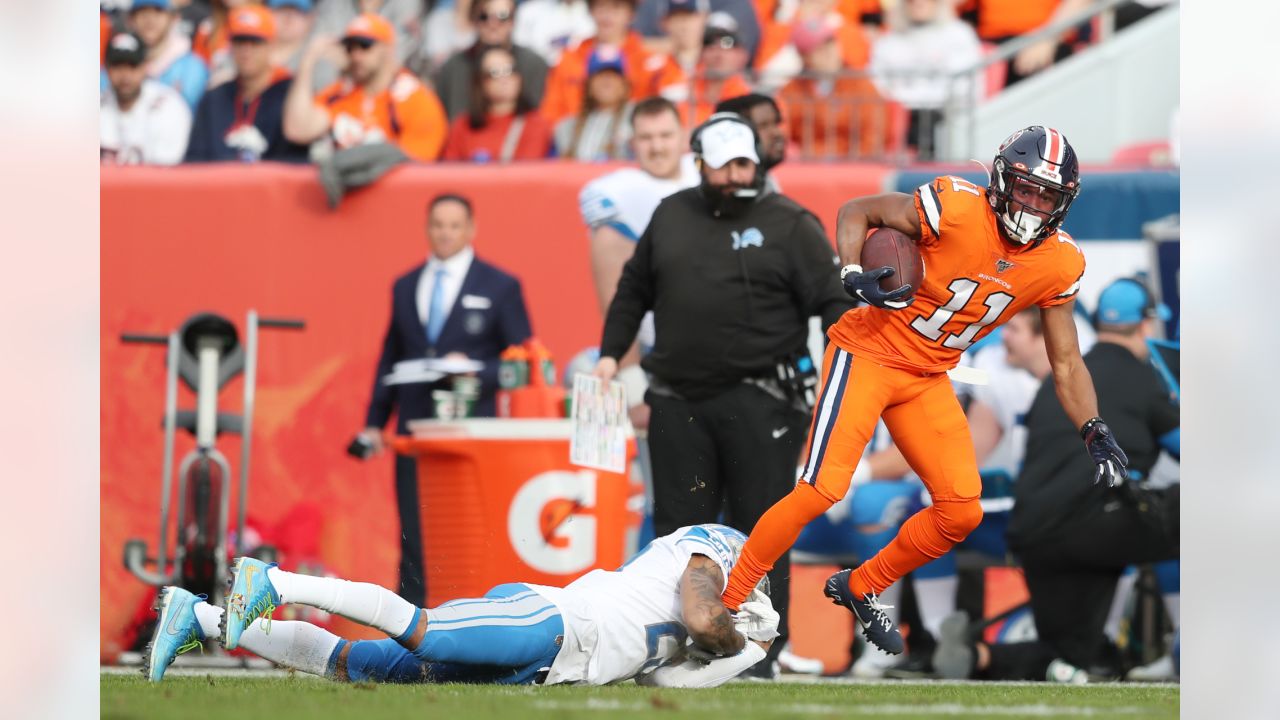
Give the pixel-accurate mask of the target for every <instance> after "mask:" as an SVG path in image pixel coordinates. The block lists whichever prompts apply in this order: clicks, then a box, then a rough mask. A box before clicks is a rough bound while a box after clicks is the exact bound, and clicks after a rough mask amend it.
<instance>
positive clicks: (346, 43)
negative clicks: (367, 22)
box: [342, 38, 374, 52]
mask: <svg viewBox="0 0 1280 720" xmlns="http://www.w3.org/2000/svg"><path fill="white" fill-rule="evenodd" d="M373 43H374V41H372V40H370V39H369V38H347V39H345V40H343V41H342V47H343V48H345V49H346V51H347V52H351V49H352V48H360V49H361V50H368V49H369V48H371V47H373Z"/></svg>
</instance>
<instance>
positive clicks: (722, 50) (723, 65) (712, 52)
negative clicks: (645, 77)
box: [676, 13, 751, 127]
mask: <svg viewBox="0 0 1280 720" xmlns="http://www.w3.org/2000/svg"><path fill="white" fill-rule="evenodd" d="M746 67H747V51H746V49H745V48H744V47H743V46H742V39H741V38H739V37H738V33H737V27H736V23H734V20H733V18H731V17H729V16H728V15H722V14H720V13H716V14H714V15H712V16H711V19H710V20H709V21H708V23H707V29H706V32H704V33H703V36H702V60H701V62H700V63H699V64H698V68H697V71H696V73H695V74H694V76H693V77H692V80H691V82H690V83H689V85H688V88H689V89H688V90H687V91H686V96H685V97H684V98H682V99H681V101H680V102H677V103H676V105H677V106H678V107H679V108H680V115H681V119H682V120H683V121H684V124H685V126H686V127H693V126H695V125H699V124H701V123H702V121H703V120H706V119H707V118H709V117H711V113H712V112H714V109H715V106H716V103H719V102H720V101H721V100H728V99H729V98H733V97H738V96H740V95H746V94H747V93H749V92H751V86H750V85H748V84H747V81H746V80H745V79H744V78H743V71H744V70H746Z"/></svg>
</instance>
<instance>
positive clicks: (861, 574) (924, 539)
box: [849, 498, 982, 597]
mask: <svg viewBox="0 0 1280 720" xmlns="http://www.w3.org/2000/svg"><path fill="white" fill-rule="evenodd" d="M980 522H982V505H981V504H980V503H979V502H978V500H977V498H974V499H972V500H960V501H956V502H939V503H934V504H933V505H930V506H929V507H927V508H925V509H923V510H921V511H920V512H918V513H916V514H915V515H912V516H911V517H909V518H907V521H906V522H905V523H903V524H902V528H901V529H899V530H898V534H897V536H896V537H894V538H893V542H891V543H889V544H888V545H886V546H885V547H884V549H883V550H881V551H880V552H878V553H876V554H875V556H873V557H872V558H871V559H870V560H867V561H866V562H864V563H862V564H861V565H859V566H858V568H857V569H856V570H854V571H853V574H852V575H851V576H850V577H849V588H850V589H851V590H853V594H854V595H857V596H859V597H862V596H865V595H866V594H867V593H869V592H871V593H876V594H877V595H878V594H880V593H882V592H884V591H885V590H886V589H888V587H889V586H890V585H892V584H894V583H895V582H897V581H898V579H899V578H901V577H902V576H904V575H906V574H907V573H909V572H911V571H912V570H915V569H916V568H918V567H920V566H921V565H924V564H925V563H927V562H929V561H930V560H936V559H937V558H940V557H942V556H943V555H945V554H946V552H947V551H948V550H950V549H951V548H953V547H955V545H956V543H958V542H960V541H961V540H964V539H965V538H966V537H968V535H969V532H970V531H972V530H973V529H974V528H975V527H977V526H978V523H980Z"/></svg>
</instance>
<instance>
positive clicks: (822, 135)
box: [678, 0, 1179, 164]
mask: <svg viewBox="0 0 1280 720" xmlns="http://www.w3.org/2000/svg"><path fill="white" fill-rule="evenodd" d="M1132 1H1133V0H1096V1H1095V2H1094V3H1093V4H1092V5H1090V6H1089V7H1088V8H1085V9H1084V10H1081V11H1080V12H1078V13H1075V14H1073V15H1071V16H1069V17H1066V18H1063V19H1061V20H1059V21H1057V22H1054V23H1051V24H1049V25H1046V26H1044V27H1042V28H1039V29H1038V30H1035V31H1034V32H1030V33H1027V34H1026V35H1020V36H1018V37H1016V38H1014V39H1012V40H1008V41H1006V42H1004V43H1001V44H1000V45H997V46H995V48H994V49H993V50H991V51H989V52H987V53H985V54H984V55H983V56H982V57H981V58H980V59H978V60H977V61H976V62H975V63H973V64H972V65H969V66H968V67H966V68H964V69H962V70H958V71H956V72H953V73H944V72H938V71H920V72H907V73H904V72H900V71H899V72H895V73H892V74H881V75H878V76H873V75H872V74H870V73H868V72H864V71H855V70H846V71H843V72H841V73H839V74H837V75H835V76H832V77H828V78H827V79H830V80H833V81H835V82H837V83H839V82H840V81H842V80H849V79H864V80H868V81H870V82H872V83H876V86H877V87H878V88H880V92H881V95H880V96H876V95H874V94H865V95H859V96H858V97H852V98H851V97H848V96H845V97H840V96H838V95H832V96H829V97H826V98H823V97H814V98H813V99H811V100H808V101H805V102H799V103H797V102H795V101H794V100H790V101H788V103H787V113H788V118H787V122H788V123H789V124H790V125H791V126H792V128H793V131H792V133H791V140H793V141H798V142H797V143H796V144H798V145H799V147H800V158H798V159H805V160H874V161H879V162H891V163H895V164H905V163H906V162H909V161H911V160H912V159H919V160H931V159H935V158H947V157H972V156H974V151H975V150H978V149H979V148H976V145H977V139H976V126H977V123H976V122H975V118H976V113H977V110H978V108H979V107H980V106H981V104H982V102H983V95H984V86H985V84H986V82H985V80H986V74H987V72H988V70H989V69H990V68H991V67H992V66H993V65H996V64H997V63H1006V62H1009V61H1010V60H1012V59H1013V58H1014V57H1015V56H1016V55H1017V54H1018V53H1020V52H1022V51H1023V50H1025V49H1027V48H1028V47H1031V46H1033V45H1035V44H1037V43H1040V42H1042V41H1045V40H1054V41H1056V40H1058V39H1059V38H1061V37H1062V36H1063V35H1065V34H1066V33H1067V32H1068V31H1070V30H1072V29H1074V28H1078V27H1081V26H1084V25H1089V24H1092V23H1093V22H1094V20H1095V18H1096V19H1097V20H1098V23H1097V25H1095V26H1094V28H1093V29H1094V32H1093V33H1092V35H1091V38H1090V45H1091V46H1097V45H1099V44H1102V43H1105V42H1107V41H1108V40H1110V39H1111V37H1112V36H1113V35H1114V32H1115V30H1114V27H1115V11H1116V8H1118V7H1119V6H1121V5H1125V4H1127V3H1129V2H1132ZM1178 5H1179V0H1173V2H1171V3H1170V4H1169V7H1177V6H1178ZM806 77H810V78H812V77H813V76H811V75H809V74H807V73H801V74H799V75H796V76H794V78H806ZM754 79H755V82H754V83H751V84H752V85H753V86H755V87H764V88H767V89H777V88H781V87H782V86H784V85H785V84H786V83H787V82H788V81H789V80H791V79H793V78H790V77H766V76H756V77H755V78H754ZM815 79H816V78H815ZM911 79H916V80H924V81H928V82H931V83H935V84H936V83H942V84H944V85H945V90H944V92H943V93H942V97H941V99H940V102H939V103H938V104H937V105H936V106H931V107H917V108H908V107H906V106H904V105H902V104H900V103H898V102H895V101H894V100H893V99H892V98H890V97H887V96H886V95H884V90H883V88H884V87H885V86H888V85H892V84H894V83H896V82H899V81H903V80H911ZM696 81H697V78H692V77H691V78H690V79H689V96H688V98H687V99H686V100H684V101H682V102H681V103H678V105H680V106H681V107H682V109H686V108H687V115H686V117H689V118H693V117H695V116H696V114H697V108H698V107H699V106H700V105H706V104H707V102H708V98H699V97H695V92H696V87H697V85H698V84H699V83H698V82H696ZM773 94H774V95H775V96H777V95H778V93H777V92H774V93H773ZM957 121H959V122H963V123H965V125H964V126H965V127H966V128H967V129H968V132H967V137H966V147H964V148H954V147H951V146H950V145H951V133H949V132H945V131H942V132H940V131H939V130H940V128H943V127H944V126H946V125H947V124H948V123H955V122H957ZM797 128H798V129H797ZM909 129H910V130H911V138H910V140H911V141H913V142H909V139H908V137H907V133H908V130H909ZM913 149H914V152H912V150H913ZM956 150H963V151H964V152H963V153H961V152H955V151H956Z"/></svg>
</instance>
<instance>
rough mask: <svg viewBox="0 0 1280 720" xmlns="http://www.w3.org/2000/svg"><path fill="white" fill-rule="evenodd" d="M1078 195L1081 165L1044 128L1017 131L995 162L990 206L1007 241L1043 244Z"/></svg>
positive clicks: (1055, 133) (1057, 137) (1068, 145)
mask: <svg viewBox="0 0 1280 720" xmlns="http://www.w3.org/2000/svg"><path fill="white" fill-rule="evenodd" d="M1079 194H1080V162H1079V160H1077V159H1076V151H1075V149H1074V148H1072V147H1071V143H1069V142H1067V138H1066V136H1065V135H1063V134H1062V133H1060V132H1058V131H1057V130H1054V129H1053V128H1048V127H1044V126H1041V125H1032V126H1031V127H1028V128H1024V129H1022V130H1019V131H1017V132H1015V133H1013V134H1012V135H1010V136H1009V137H1008V138H1007V139H1005V141H1004V142H1003V143H1001V145H1000V149H999V150H998V151H997V152H996V156H995V159H994V160H993V161H992V162H991V182H990V184H989V185H988V187H987V200H988V202H990V203H991V208H992V209H993V210H995V213H996V217H997V218H998V219H999V225H1000V227H1001V229H1002V230H1003V231H1004V234H1005V237H1006V238H1008V239H1009V240H1010V241H1011V242H1014V243H1016V244H1019V245H1026V244H1029V243H1039V242H1040V241H1042V240H1044V239H1045V238H1047V237H1049V236H1050V235H1052V234H1053V233H1054V232H1055V231H1057V229H1058V226H1059V225H1061V224H1062V220H1063V218H1065V217H1066V216H1067V210H1068V209H1069V208H1070V207H1071V203H1072V202H1074V201H1075V199H1076V196H1077V195H1079Z"/></svg>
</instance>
